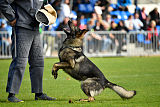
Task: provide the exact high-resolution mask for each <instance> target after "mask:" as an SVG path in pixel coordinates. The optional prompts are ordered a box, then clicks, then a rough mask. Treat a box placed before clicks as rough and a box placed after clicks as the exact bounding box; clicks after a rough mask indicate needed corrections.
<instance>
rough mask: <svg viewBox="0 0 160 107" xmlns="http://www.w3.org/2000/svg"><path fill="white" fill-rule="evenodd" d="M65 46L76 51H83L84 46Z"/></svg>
mask: <svg viewBox="0 0 160 107" xmlns="http://www.w3.org/2000/svg"><path fill="white" fill-rule="evenodd" d="M63 48H70V49H72V50H74V51H77V52H82V47H81V46H65V47H63Z"/></svg>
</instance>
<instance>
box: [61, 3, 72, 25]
mask: <svg viewBox="0 0 160 107" xmlns="http://www.w3.org/2000/svg"><path fill="white" fill-rule="evenodd" d="M70 15H71V11H70V6H69V0H63V1H62V4H61V12H60V15H59V22H60V23H62V22H63V20H64V18H65V17H70Z"/></svg>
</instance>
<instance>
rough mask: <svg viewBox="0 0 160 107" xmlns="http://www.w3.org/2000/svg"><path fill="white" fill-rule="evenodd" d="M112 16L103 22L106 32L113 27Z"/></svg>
mask: <svg viewBox="0 0 160 107" xmlns="http://www.w3.org/2000/svg"><path fill="white" fill-rule="evenodd" d="M111 21H112V20H111V15H109V14H107V15H106V18H105V20H103V21H102V22H101V24H102V25H103V26H105V30H109V29H110V27H111Z"/></svg>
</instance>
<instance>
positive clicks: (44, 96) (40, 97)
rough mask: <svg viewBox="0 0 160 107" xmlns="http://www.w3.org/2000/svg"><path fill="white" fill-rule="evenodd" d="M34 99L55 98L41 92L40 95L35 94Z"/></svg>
mask: <svg viewBox="0 0 160 107" xmlns="http://www.w3.org/2000/svg"><path fill="white" fill-rule="evenodd" d="M35 100H56V98H52V97H48V96H47V95H46V94H44V93H42V94H41V95H39V96H37V95H35Z"/></svg>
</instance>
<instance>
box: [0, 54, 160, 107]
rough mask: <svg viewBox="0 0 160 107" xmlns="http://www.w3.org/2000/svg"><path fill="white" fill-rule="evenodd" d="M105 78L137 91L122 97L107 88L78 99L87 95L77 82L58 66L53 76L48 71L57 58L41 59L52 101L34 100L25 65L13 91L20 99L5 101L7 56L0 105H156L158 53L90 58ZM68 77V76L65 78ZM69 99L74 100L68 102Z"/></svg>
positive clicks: (1, 68) (159, 100)
mask: <svg viewBox="0 0 160 107" xmlns="http://www.w3.org/2000/svg"><path fill="white" fill-rule="evenodd" d="M90 59H91V60H92V61H93V62H94V63H95V64H96V65H97V66H98V67H99V68H100V69H101V71H102V72H103V73H104V75H105V76H106V77H107V79H108V80H110V81H112V82H114V83H116V84H119V85H121V86H123V87H125V88H126V89H129V90H132V89H133V90H136V91H137V95H136V96H135V97H134V98H133V99H130V100H122V99H121V98H120V97H119V96H118V95H117V94H116V93H114V92H113V91H112V90H110V89H105V90H104V91H103V92H102V93H101V94H100V95H99V96H96V97H95V99H96V101H94V102H79V101H78V99H80V98H87V96H86V95H85V94H84V93H83V92H82V91H81V88H80V82H79V81H76V80H74V79H72V78H70V76H68V75H67V74H65V73H64V72H63V71H62V70H60V71H59V75H58V78H57V79H56V80H55V79H54V78H53V77H52V75H51V69H52V65H53V64H54V63H55V62H57V61H58V59H45V71H44V77H43V90H44V92H45V93H47V95H49V96H52V97H56V98H57V100H56V101H34V94H32V93H31V85H30V77H29V70H28V65H27V67H26V71H25V75H24V78H23V81H22V85H21V88H20V92H19V94H18V95H17V97H18V98H19V99H22V100H24V101H25V102H24V103H9V102H7V101H6V99H7V95H8V94H7V93H6V92H5V89H6V84H7V75H8V69H9V64H10V62H11V60H0V107H12V106H13V107H15V106H16V107H17V106H23V107H29V106H30V107H31V106H38V107H41V106H46V107H160V57H125V58H90ZM68 78H70V80H68ZM69 99H72V100H73V101H74V103H72V104H70V103H68V101H69Z"/></svg>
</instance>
